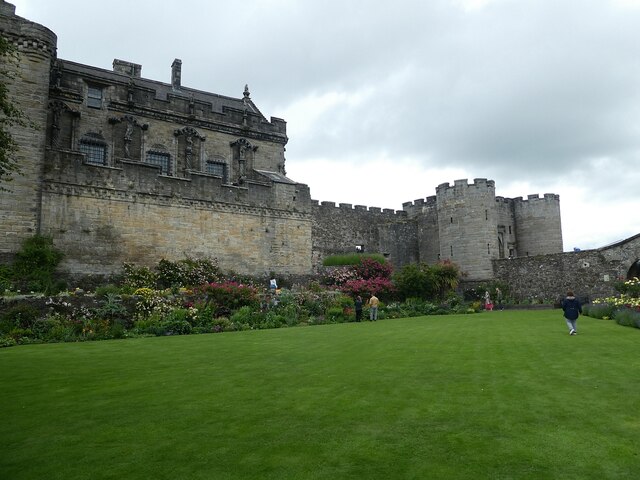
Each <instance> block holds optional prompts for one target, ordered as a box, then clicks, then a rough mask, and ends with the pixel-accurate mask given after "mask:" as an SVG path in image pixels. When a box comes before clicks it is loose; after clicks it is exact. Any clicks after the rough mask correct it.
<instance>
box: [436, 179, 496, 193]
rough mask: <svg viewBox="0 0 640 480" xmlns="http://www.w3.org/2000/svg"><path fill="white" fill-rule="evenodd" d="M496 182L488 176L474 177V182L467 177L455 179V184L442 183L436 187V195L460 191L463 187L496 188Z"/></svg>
mask: <svg viewBox="0 0 640 480" xmlns="http://www.w3.org/2000/svg"><path fill="white" fill-rule="evenodd" d="M495 186H496V183H495V181H493V180H487V179H486V178H474V179H473V183H469V180H468V179H466V178H463V179H460V180H455V181H454V183H453V186H451V185H450V184H449V182H446V183H441V184H440V185H438V186H437V187H436V195H444V194H447V193H453V192H455V193H460V192H461V191H462V190H463V189H469V190H470V189H471V188H475V189H486V190H487V191H488V190H489V189H495Z"/></svg>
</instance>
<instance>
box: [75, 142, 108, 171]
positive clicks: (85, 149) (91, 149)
mask: <svg viewBox="0 0 640 480" xmlns="http://www.w3.org/2000/svg"><path fill="white" fill-rule="evenodd" d="M80 152H82V153H84V154H85V155H86V160H85V161H86V162H87V163H92V164H94V165H104V164H105V163H106V160H107V146H106V145H104V144H102V143H99V142H93V141H90V140H81V141H80Z"/></svg>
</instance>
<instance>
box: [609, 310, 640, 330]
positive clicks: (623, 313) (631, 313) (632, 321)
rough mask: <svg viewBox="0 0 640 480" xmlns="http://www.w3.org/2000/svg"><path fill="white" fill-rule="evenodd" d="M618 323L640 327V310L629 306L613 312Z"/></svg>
mask: <svg viewBox="0 0 640 480" xmlns="http://www.w3.org/2000/svg"><path fill="white" fill-rule="evenodd" d="M613 319H614V320H615V321H616V323H617V324H618V325H622V326H625V327H635V328H640V312H639V311H637V310H633V309H631V308H621V309H619V310H616V311H615V312H614V313H613Z"/></svg>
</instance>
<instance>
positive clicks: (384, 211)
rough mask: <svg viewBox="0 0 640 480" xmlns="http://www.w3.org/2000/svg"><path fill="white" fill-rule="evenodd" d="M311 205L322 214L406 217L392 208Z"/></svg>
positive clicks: (328, 204)
mask: <svg viewBox="0 0 640 480" xmlns="http://www.w3.org/2000/svg"><path fill="white" fill-rule="evenodd" d="M311 205H312V206H314V207H318V208H319V209H320V210H322V211H324V212H328V213H331V211H335V212H342V213H346V214H348V213H349V212H358V213H364V214H375V215H378V214H380V215H386V216H389V215H393V216H399V217H404V216H406V212H405V211H404V210H394V209H393V208H380V207H367V206H365V205H355V206H354V205H353V204H351V203H339V204H337V205H336V202H329V201H322V202H319V201H318V200H311Z"/></svg>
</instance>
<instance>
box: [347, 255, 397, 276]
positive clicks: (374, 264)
mask: <svg viewBox="0 0 640 480" xmlns="http://www.w3.org/2000/svg"><path fill="white" fill-rule="evenodd" d="M354 270H355V273H356V275H357V276H358V278H361V279H363V280H369V279H373V278H384V279H387V280H390V279H391V274H392V273H393V267H392V266H391V264H390V263H388V262H385V263H380V262H378V261H376V260H373V259H372V258H363V259H362V261H361V262H360V263H359V264H358V265H356V266H355V267H354Z"/></svg>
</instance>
